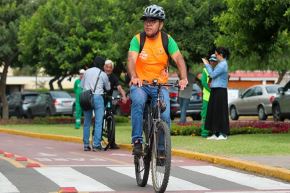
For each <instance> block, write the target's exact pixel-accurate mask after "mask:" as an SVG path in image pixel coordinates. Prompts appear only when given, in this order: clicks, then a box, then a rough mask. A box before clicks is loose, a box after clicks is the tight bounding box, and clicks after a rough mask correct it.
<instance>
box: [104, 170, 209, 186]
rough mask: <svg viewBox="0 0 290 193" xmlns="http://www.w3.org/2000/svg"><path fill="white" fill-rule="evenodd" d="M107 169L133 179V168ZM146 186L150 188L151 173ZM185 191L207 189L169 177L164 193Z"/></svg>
mask: <svg viewBox="0 0 290 193" xmlns="http://www.w3.org/2000/svg"><path fill="white" fill-rule="evenodd" d="M108 168H109V169H111V170H113V171H116V172H118V173H121V174H124V175H127V176H129V177H131V178H135V168H134V167H108ZM148 184H149V185H151V186H152V181H151V173H150V174H149V180H148ZM186 190H209V189H208V188H205V187H203V186H199V185H197V184H193V183H191V182H188V181H185V180H182V179H179V178H176V177H173V176H170V178H169V183H168V186H167V189H166V191H186Z"/></svg>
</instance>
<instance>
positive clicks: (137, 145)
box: [132, 142, 143, 156]
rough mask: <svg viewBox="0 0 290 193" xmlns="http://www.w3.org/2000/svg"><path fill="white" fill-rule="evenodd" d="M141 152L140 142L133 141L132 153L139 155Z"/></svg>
mask: <svg viewBox="0 0 290 193" xmlns="http://www.w3.org/2000/svg"><path fill="white" fill-rule="evenodd" d="M142 154H143V149H142V143H140V142H138V143H134V147H133V152H132V155H136V156H140V155H142Z"/></svg>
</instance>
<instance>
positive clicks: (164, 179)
mask: <svg viewBox="0 0 290 193" xmlns="http://www.w3.org/2000/svg"><path fill="white" fill-rule="evenodd" d="M156 127H157V131H158V132H157V133H156V134H155V135H154V137H155V139H154V141H153V147H152V161H151V173H152V182H153V188H154V190H155V192H157V193H163V192H165V190H166V188H167V184H168V181H169V175H170V167H171V139H170V133H169V128H168V126H167V124H166V123H165V122H163V121H160V122H158V123H157V124H156Z"/></svg>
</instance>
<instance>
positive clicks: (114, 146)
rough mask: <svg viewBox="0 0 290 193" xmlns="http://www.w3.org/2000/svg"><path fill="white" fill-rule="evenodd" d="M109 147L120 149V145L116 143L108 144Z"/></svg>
mask: <svg viewBox="0 0 290 193" xmlns="http://www.w3.org/2000/svg"><path fill="white" fill-rule="evenodd" d="M110 149H120V147H119V146H118V145H117V144H116V143H114V144H112V145H110Z"/></svg>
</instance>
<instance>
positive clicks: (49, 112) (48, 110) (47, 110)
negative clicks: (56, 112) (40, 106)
mask: <svg viewBox="0 0 290 193" xmlns="http://www.w3.org/2000/svg"><path fill="white" fill-rule="evenodd" d="M50 115H51V111H50V109H49V108H47V109H46V111H45V116H46V117H49V116H50Z"/></svg>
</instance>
